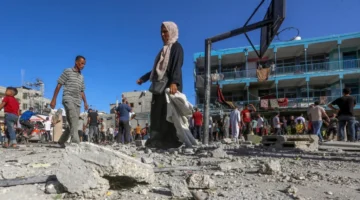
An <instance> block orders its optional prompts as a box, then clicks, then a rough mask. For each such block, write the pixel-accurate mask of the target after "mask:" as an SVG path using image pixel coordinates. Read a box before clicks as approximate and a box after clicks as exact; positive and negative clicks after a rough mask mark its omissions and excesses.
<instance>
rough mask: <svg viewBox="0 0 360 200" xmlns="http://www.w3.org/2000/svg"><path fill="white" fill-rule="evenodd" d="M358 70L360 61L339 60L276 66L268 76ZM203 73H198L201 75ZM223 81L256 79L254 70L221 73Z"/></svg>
mask: <svg viewBox="0 0 360 200" xmlns="http://www.w3.org/2000/svg"><path fill="white" fill-rule="evenodd" d="M356 69H360V59H355V60H341V61H340V62H339V61H332V62H322V63H312V64H307V65H305V64H302V65H294V66H281V67H280V66H277V67H275V72H271V75H270V76H275V75H276V76H285V75H291V74H306V73H314V72H329V71H348V70H349V71H350V70H356ZM202 74H203V73H198V75H202ZM220 74H222V75H223V80H230V79H239V78H256V69H248V70H238V71H227V72H226V71H223V72H221V73H220Z"/></svg>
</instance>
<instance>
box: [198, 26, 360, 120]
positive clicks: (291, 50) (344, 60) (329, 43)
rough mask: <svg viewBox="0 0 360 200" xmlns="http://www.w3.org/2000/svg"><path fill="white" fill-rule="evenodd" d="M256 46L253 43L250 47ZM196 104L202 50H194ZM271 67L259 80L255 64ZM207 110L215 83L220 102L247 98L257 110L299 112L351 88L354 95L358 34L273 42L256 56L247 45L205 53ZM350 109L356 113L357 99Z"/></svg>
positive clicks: (359, 66) (357, 93)
mask: <svg viewBox="0 0 360 200" xmlns="http://www.w3.org/2000/svg"><path fill="white" fill-rule="evenodd" d="M255 48H256V49H259V46H256V47H255ZM194 62H195V73H196V77H195V91H196V104H197V105H198V106H199V107H200V108H201V107H202V106H203V103H204V85H203V77H204V76H203V74H204V53H203V52H202V53H196V54H195V55H194ZM259 64H261V65H262V67H270V68H271V67H274V71H272V70H270V71H271V73H270V76H269V77H268V79H267V80H265V81H259V79H258V77H257V68H258V66H259ZM211 73H212V74H216V73H218V75H219V76H218V77H219V80H218V81H216V82H214V81H213V82H212V86H211V100H210V101H211V106H210V108H211V110H217V109H222V108H221V106H216V105H219V104H217V103H216V92H217V91H216V88H217V84H218V85H219V87H220V88H221V89H222V93H223V95H224V97H225V99H226V101H232V102H233V103H235V104H236V105H239V106H241V105H243V104H245V103H252V104H253V105H254V106H256V107H257V109H258V110H259V111H270V110H274V109H275V110H279V111H284V112H285V111H288V112H304V111H305V110H306V108H307V107H308V106H309V104H312V103H313V102H314V101H317V100H318V101H320V103H321V104H323V105H325V104H328V103H330V102H331V101H333V100H334V99H336V98H338V97H340V96H341V95H342V92H341V91H342V89H343V88H345V87H348V88H351V92H352V96H354V97H355V98H356V99H357V102H359V100H360V86H359V85H360V79H359V77H360V33H352V34H342V35H331V36H326V37H319V38H310V39H302V40H301V39H300V40H294V41H290V42H279V43H273V44H271V45H270V47H269V49H268V50H267V52H266V54H265V55H264V57H263V59H261V60H259V59H258V57H257V55H256V53H255V52H254V51H253V49H252V47H240V48H233V49H223V50H217V51H212V52H211ZM355 110H356V111H355V114H356V115H357V116H359V115H360V106H359V104H357V105H356V107H355Z"/></svg>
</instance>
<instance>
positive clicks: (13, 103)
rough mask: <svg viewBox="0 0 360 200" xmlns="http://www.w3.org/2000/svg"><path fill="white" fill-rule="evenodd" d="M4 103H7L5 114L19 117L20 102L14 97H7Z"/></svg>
mask: <svg viewBox="0 0 360 200" xmlns="http://www.w3.org/2000/svg"><path fill="white" fill-rule="evenodd" d="M2 102H5V106H4V111H5V113H11V114H14V115H16V116H18V115H19V102H18V101H17V100H16V99H15V97H12V96H5V97H4V99H3V100H2Z"/></svg>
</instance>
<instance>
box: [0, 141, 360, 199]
mask: <svg viewBox="0 0 360 200" xmlns="http://www.w3.org/2000/svg"><path fill="white" fill-rule="evenodd" d="M218 147H220V148H218ZM107 148H111V149H113V150H115V151H117V152H121V153H124V154H127V155H128V156H130V157H132V158H135V159H137V160H139V161H142V162H144V163H148V164H149V165H152V166H154V169H155V170H156V176H155V182H154V183H153V184H151V185H146V184H135V185H131V184H126V183H124V182H122V183H121V184H116V183H114V182H113V183H110V189H109V190H108V191H107V192H106V194H105V195H104V196H103V197H101V198H97V199H109V200H110V199H126V200H138V199H171V198H173V199H181V197H185V199H186V197H188V199H192V198H193V197H192V196H193V195H191V194H190V193H189V190H190V191H191V192H194V193H195V196H196V198H197V199H236V200H240V199H248V200H251V199H277V200H281V199H312V200H319V199H359V195H360V184H359V183H360V173H358V171H359V169H360V164H359V161H360V158H359V155H360V154H359V153H346V152H342V151H332V152H329V151H326V152H323V151H322V152H312V153H305V152H300V151H291V150H288V151H277V150H275V149H262V148H261V147H256V146H255V147H254V146H252V145H244V146H240V145H223V144H221V143H217V144H213V145H211V146H207V147H204V146H203V147H201V146H199V147H197V148H194V149H172V150H168V151H159V150H155V149H152V150H151V149H145V148H137V147H135V145H133V146H121V145H120V146H118V145H114V146H108V147H107ZM64 151H66V150H65V149H57V148H53V147H50V146H46V145H38V144H33V145H30V146H22V147H21V148H20V149H19V150H13V149H0V154H1V155H2V159H1V161H0V166H1V167H0V175H1V176H0V179H1V180H0V181H3V180H5V179H14V178H21V177H29V176H43V175H52V174H54V173H55V171H56V170H57V169H58V167H59V164H60V163H59V160H61V159H60V156H61V155H62V152H64ZM179 166H192V168H191V169H188V170H173V171H169V172H157V171H158V170H165V169H168V167H175V168H176V167H179ZM78 173H80V174H81V173H83V172H82V171H79V172H78ZM193 174H197V175H199V177H203V176H202V175H208V176H209V177H210V179H206V180H205V181H203V182H201V181H200V182H196V183H195V184H198V186H191V185H192V183H189V182H187V183H186V182H184V181H186V180H188V178H189V177H190V176H191V175H193ZM83 176H84V177H86V176H87V174H83ZM209 177H207V178H209ZM209 181H210V183H209ZM194 187H195V188H196V189H193V188H194ZM45 188H46V187H45V183H44V184H31V185H19V186H12V187H0V199H1V200H2V199H4V200H5V199H9V200H10V199H11V200H16V199H21V200H24V199H27V200H30V199H34V200H35V199H36V200H41V199H63V198H68V199H86V198H84V197H83V196H82V195H78V196H76V195H75V196H74V195H67V194H66V193H62V194H46V193H45ZM53 193H54V192H53ZM196 198H195V199H196Z"/></svg>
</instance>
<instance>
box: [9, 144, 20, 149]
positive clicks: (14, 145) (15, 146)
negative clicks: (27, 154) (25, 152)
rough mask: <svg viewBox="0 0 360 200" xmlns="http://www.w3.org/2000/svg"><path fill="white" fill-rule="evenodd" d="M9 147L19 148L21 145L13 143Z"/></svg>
mask: <svg viewBox="0 0 360 200" xmlns="http://www.w3.org/2000/svg"><path fill="white" fill-rule="evenodd" d="M9 148H11V149H19V146H17V145H16V144H12V145H10V146H9Z"/></svg>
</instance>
